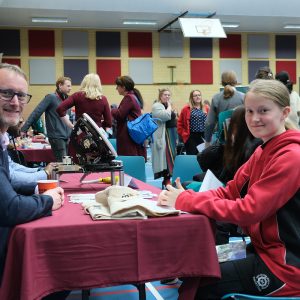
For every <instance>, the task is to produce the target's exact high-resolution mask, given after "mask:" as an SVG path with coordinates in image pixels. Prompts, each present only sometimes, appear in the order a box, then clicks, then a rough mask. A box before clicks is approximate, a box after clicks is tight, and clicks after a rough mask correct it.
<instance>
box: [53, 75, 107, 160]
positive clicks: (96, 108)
mask: <svg viewBox="0 0 300 300" xmlns="http://www.w3.org/2000/svg"><path fill="white" fill-rule="evenodd" d="M72 107H75V121H77V120H78V119H79V118H80V117H82V115H83V114H84V113H87V114H88V115H89V116H90V117H91V118H92V120H93V121H94V122H95V123H96V124H97V125H98V127H103V129H104V130H105V131H106V130H109V129H110V128H111V125H112V123H111V114H110V108H109V104H108V101H107V98H106V97H105V96H104V95H103V93H102V86H101V81H100V77H99V75H98V74H94V73H91V74H87V75H85V76H84V78H83V80H82V82H81V84H80V88H79V91H78V92H76V93H74V94H72V95H71V96H70V97H68V99H66V100H65V101H63V102H61V103H60V105H59V106H58V107H57V109H56V112H57V114H58V115H59V116H60V118H61V120H62V121H63V123H65V124H66V125H67V126H68V128H71V129H73V128H74V124H73V123H72V122H71V121H70V120H69V116H68V115H67V110H68V109H70V108H72ZM73 134H74V132H72V133H71V139H70V143H69V149H68V153H69V155H70V156H71V157H72V159H73V161H74V162H75V163H78V159H77V156H76V148H75V146H74V143H75V142H74V136H73Z"/></svg>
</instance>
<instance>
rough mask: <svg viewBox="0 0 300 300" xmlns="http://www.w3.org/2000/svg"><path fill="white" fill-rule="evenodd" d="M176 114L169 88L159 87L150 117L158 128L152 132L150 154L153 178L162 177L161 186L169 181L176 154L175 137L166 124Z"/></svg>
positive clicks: (174, 117)
mask: <svg viewBox="0 0 300 300" xmlns="http://www.w3.org/2000/svg"><path fill="white" fill-rule="evenodd" d="M176 115H177V114H176V111H174V110H173V109H172V104H171V92H170V90H169V89H167V88H164V89H160V90H159V92H158V100H155V101H154V103H153V105H152V117H153V118H157V119H158V120H157V124H158V128H157V130H156V131H155V132H154V133H153V143H151V155H152V169H153V173H154V179H157V178H160V177H163V183H162V184H163V186H165V185H167V184H169V183H170V178H171V176H172V172H173V166H174V157H175V155H176V142H175V137H173V138H172V136H170V132H169V131H168V129H167V128H166V124H167V122H168V121H170V120H172V118H173V120H176Z"/></svg>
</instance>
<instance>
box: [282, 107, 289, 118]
mask: <svg viewBox="0 0 300 300" xmlns="http://www.w3.org/2000/svg"><path fill="white" fill-rule="evenodd" d="M290 112H291V108H290V107H289V106H286V107H285V108H284V109H283V111H282V113H283V117H284V119H286V118H287V117H288V115H289V113H290Z"/></svg>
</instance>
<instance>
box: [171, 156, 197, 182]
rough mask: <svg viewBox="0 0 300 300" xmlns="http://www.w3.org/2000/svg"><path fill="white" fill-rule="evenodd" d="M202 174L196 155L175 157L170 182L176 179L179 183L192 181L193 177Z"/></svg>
mask: <svg viewBox="0 0 300 300" xmlns="http://www.w3.org/2000/svg"><path fill="white" fill-rule="evenodd" d="M199 173H202V170H201V168H200V166H199V164H198V161H197V155H177V156H176V157H175V161H174V167H173V175H172V182H174V181H175V179H176V178H177V177H180V181H181V182H184V181H188V180H193V176H194V175H196V174H199Z"/></svg>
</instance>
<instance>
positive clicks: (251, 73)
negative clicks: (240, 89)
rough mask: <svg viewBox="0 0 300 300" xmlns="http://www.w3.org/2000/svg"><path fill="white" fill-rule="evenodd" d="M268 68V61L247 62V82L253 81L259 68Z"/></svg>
mask: <svg viewBox="0 0 300 300" xmlns="http://www.w3.org/2000/svg"><path fill="white" fill-rule="evenodd" d="M262 67H269V61H268V60H252V61H251V60H249V61H248V82H249V83H250V82H251V81H252V80H254V79H255V75H256V72H257V71H258V69H259V68H262Z"/></svg>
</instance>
